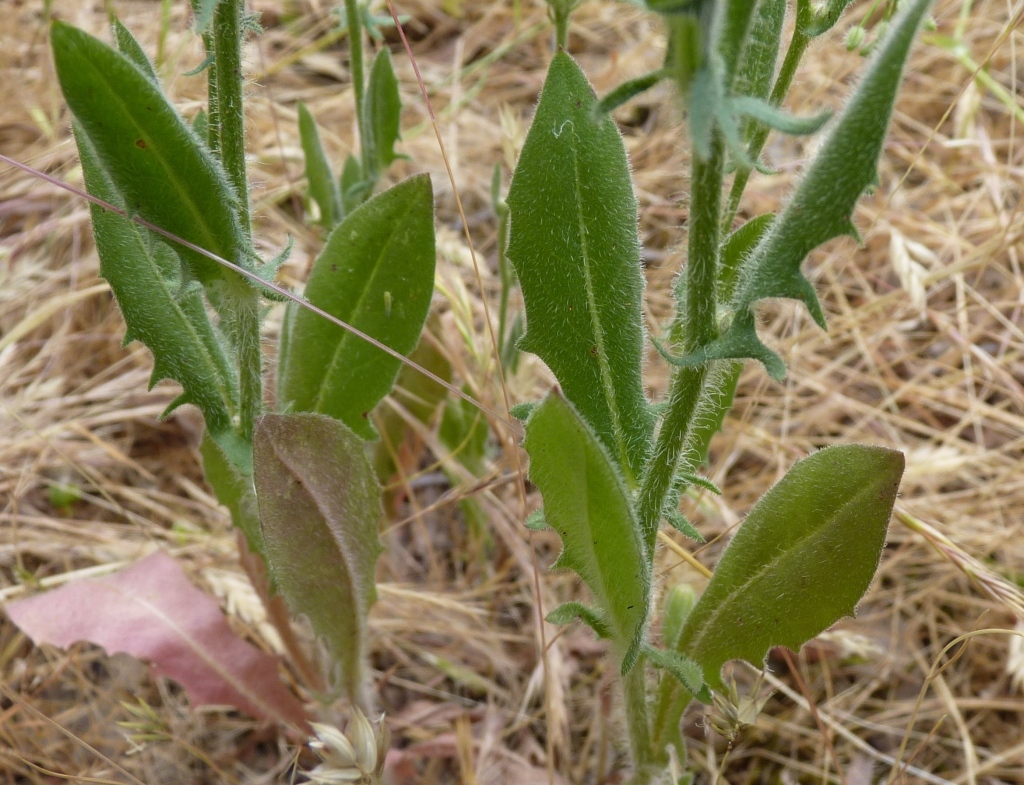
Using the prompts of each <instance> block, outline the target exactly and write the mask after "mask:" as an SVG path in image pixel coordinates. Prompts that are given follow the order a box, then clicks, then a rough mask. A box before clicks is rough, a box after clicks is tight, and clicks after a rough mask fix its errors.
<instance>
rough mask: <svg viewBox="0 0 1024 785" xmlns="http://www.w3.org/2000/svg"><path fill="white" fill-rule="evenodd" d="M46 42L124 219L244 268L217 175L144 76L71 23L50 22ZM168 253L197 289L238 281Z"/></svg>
mask: <svg viewBox="0 0 1024 785" xmlns="http://www.w3.org/2000/svg"><path fill="white" fill-rule="evenodd" d="M51 38H52V43H53V53H54V60H55V62H56V66H57V77H58V79H59V80H60V85H61V90H62V91H63V93H64V98H65V100H66V101H67V102H68V106H69V107H71V111H72V113H73V114H74V116H75V119H77V120H78V122H79V124H80V125H81V127H82V129H83V131H84V132H85V134H86V136H88V137H89V140H90V141H91V142H92V144H93V147H94V148H95V150H96V155H97V157H98V158H99V160H100V162H101V163H102V165H103V167H104V169H106V171H107V172H108V174H109V175H110V179H111V181H112V182H113V184H114V186H115V187H116V188H117V190H118V192H119V193H120V194H121V195H122V197H123V199H124V203H125V206H126V208H127V209H128V211H129V213H130V214H137V215H140V216H142V217H143V218H145V219H146V220H147V221H149V222H150V223H153V224H155V225H157V226H159V227H160V228H162V229H165V230H167V231H168V232H171V233H173V234H175V235H177V236H178V237H181V238H183V239H185V240H188V241H189V242H191V243H194V244H195V245H198V246H199V247H200V248H204V249H206V250H207V251H212V252H213V253H215V254H217V255H218V256H221V257H223V258H224V259H227V260H228V261H231V262H234V263H236V264H240V265H242V266H249V264H248V262H249V256H250V254H249V250H248V245H247V243H246V242H245V240H244V238H243V234H242V230H241V226H240V224H239V221H238V216H237V213H236V210H235V205H236V203H237V201H238V200H237V197H236V195H235V193H234V191H233V190H232V189H231V186H230V185H229V184H228V181H227V177H226V175H225V174H224V171H223V169H222V168H221V166H220V165H219V164H218V163H217V162H216V161H215V160H214V159H213V157H212V156H211V155H210V153H209V152H208V151H207V150H206V148H205V147H204V145H203V144H202V143H201V142H200V141H199V139H198V138H196V136H195V134H194V132H193V131H192V129H191V128H190V127H189V125H188V124H187V123H186V122H185V121H184V120H183V119H182V118H181V116H180V115H179V114H178V113H177V111H176V110H175V109H174V107H173V106H171V104H170V103H169V102H168V101H167V98H166V97H165V96H164V94H163V93H162V92H161V90H160V88H159V87H158V86H157V85H156V84H154V82H153V81H152V80H151V78H150V76H149V75H148V74H147V73H145V72H144V71H143V70H141V69H140V67H139V66H138V65H136V64H135V63H134V62H132V60H131V59H130V58H128V57H126V56H125V55H123V54H121V53H120V52H118V51H117V50H115V49H112V48H111V47H109V46H107V45H106V44H105V43H103V42H102V41H100V40H98V39H96V38H93V37H92V36H91V35H89V34H87V33H84V32H82V31H81V30H78V29H77V28H74V27H72V26H70V25H67V24H64V23H62V22H54V24H53V28H52V31H51ZM175 250H176V251H177V252H178V254H179V255H180V256H181V258H182V259H184V260H185V262H186V264H187V266H188V270H189V274H190V276H191V277H194V278H197V279H199V280H200V281H202V282H203V283H204V284H205V283H210V282H213V281H217V280H221V279H224V278H225V277H231V278H235V277H237V276H236V275H235V274H234V273H231V272H229V271H227V270H225V269H224V268H223V267H221V266H220V265H218V264H217V263H216V262H214V261H212V260H210V259H208V258H206V257H205V256H203V255H201V254H199V253H196V252H195V251H191V250H189V249H187V248H184V247H180V248H175Z"/></svg>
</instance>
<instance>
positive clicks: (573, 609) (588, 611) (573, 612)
mask: <svg viewBox="0 0 1024 785" xmlns="http://www.w3.org/2000/svg"><path fill="white" fill-rule="evenodd" d="M576 619H579V620H580V621H582V622H583V623H584V624H586V625H587V626H588V627H590V629H592V630H593V631H594V634H595V635H597V637H598V638H610V637H611V631H610V630H609V629H608V625H607V624H606V623H605V620H604V617H603V616H602V615H601V612H600V611H598V610H595V609H594V608H588V607H587V606H586V605H584V604H583V603H579V602H566V603H562V604H561V605H559V606H558V607H557V608H555V609H554V610H553V611H551V612H550V613H548V615H547V616H545V617H544V620H545V621H547V622H548V623H549V624H557V625H559V626H562V625H565V624H572V623H573V622H574V621H576Z"/></svg>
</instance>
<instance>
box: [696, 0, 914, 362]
mask: <svg viewBox="0 0 1024 785" xmlns="http://www.w3.org/2000/svg"><path fill="white" fill-rule="evenodd" d="M930 4H931V0H912V2H908V3H907V5H906V8H905V9H904V11H903V12H902V14H901V15H900V16H899V17H898V18H897V19H896V20H894V22H893V24H892V27H891V29H890V32H889V35H888V37H887V38H886V39H885V41H884V43H883V44H882V45H881V46H880V47H879V50H878V53H877V55H876V56H875V57H874V59H873V60H872V61H871V64H870V66H869V67H868V70H867V73H866V74H865V76H864V78H863V79H862V80H861V83H860V85H859V86H858V87H857V89H856V90H855V91H854V93H853V95H852V96H851V98H850V100H849V102H848V103H847V105H846V107H845V108H844V109H843V111H842V113H841V114H840V116H839V118H838V119H837V120H836V122H835V124H834V126H833V127H832V130H831V132H830V133H829V135H828V137H827V139H826V140H825V142H824V144H823V145H822V147H821V149H820V151H819V152H818V154H817V156H815V159H814V161H813V162H812V163H811V165H810V167H809V168H808V170H807V172H806V173H805V175H804V177H803V179H802V180H801V181H800V184H799V185H798V186H797V189H796V191H795V192H794V194H793V196H792V198H791V199H790V201H789V203H788V204H787V205H786V208H785V209H784V210H783V212H782V214H781V215H780V216H779V217H778V218H777V219H776V220H775V221H774V223H773V224H772V226H771V229H770V230H769V231H768V232H767V234H766V235H765V237H764V239H763V240H762V241H761V243H760V245H758V247H757V249H756V250H755V251H754V252H753V253H752V254H751V255H750V256H749V257H748V259H747V260H746V261H745V263H744V264H743V266H742V268H741V270H740V279H739V285H738V286H737V289H736V295H735V297H734V298H733V302H732V304H731V307H732V309H733V311H734V314H735V315H734V317H733V322H732V324H731V326H730V328H729V330H728V331H727V332H726V333H725V334H724V335H723V336H722V337H721V338H720V339H719V340H718V341H716V342H715V343H713V344H711V345H710V346H708V347H706V349H705V350H703V351H700V352H698V353H696V354H695V355H693V356H691V357H689V358H687V362H688V363H699V362H703V361H704V360H705V359H708V358H712V359H727V358H741V357H752V358H754V359H758V360H761V361H762V362H763V363H764V364H765V366H766V368H767V369H768V371H769V373H771V375H772V376H774V377H775V378H781V377H782V376H784V375H785V366H784V365H783V364H782V360H781V359H780V358H779V357H778V356H777V355H776V354H775V353H774V352H772V351H770V350H769V349H768V348H767V347H766V346H764V344H762V343H761V342H760V340H759V339H758V338H757V334H756V329H755V319H754V316H753V311H752V309H753V308H754V305H755V303H757V301H758V300H763V299H766V298H772V297H788V298H792V299H795V300H802V301H803V302H804V303H805V304H806V305H807V308H808V310H809V311H810V312H811V315H812V316H813V317H814V320H815V321H816V322H817V323H818V324H819V325H820V326H821V327H822V328H824V327H825V315H824V313H823V312H822V310H821V305H820V304H819V302H818V297H817V295H816V294H815V293H814V287H813V286H812V285H811V282H810V281H809V280H807V278H806V277H804V274H803V273H802V272H801V271H800V265H801V263H802V262H803V260H804V259H805V258H806V257H807V255H808V254H809V253H810V252H811V251H812V250H814V249H815V248H817V247H818V246H819V245H821V244H822V243H824V242H827V241H828V240H831V239H832V238H834V237H838V236H840V235H851V236H853V237H857V230H856V229H855V228H854V226H853V223H852V221H851V218H852V215H853V209H854V206H855V204H856V202H857V199H858V198H860V195H861V194H862V193H863V192H864V191H865V189H867V188H868V187H869V186H870V185H871V184H872V183H873V182H875V180H876V167H877V164H878V156H879V154H880V153H881V151H882V142H883V140H884V139H885V133H886V130H887V128H888V126H889V118H890V116H891V115H892V108H893V104H894V102H895V99H896V90H897V87H898V86H899V82H900V75H901V74H902V72H903V66H904V63H905V62H906V59H907V55H908V53H909V52H910V46H911V44H912V43H913V40H914V36H915V34H916V33H917V30H918V28H919V27H920V24H921V21H922V20H923V19H924V16H925V13H926V12H927V10H928V7H929V6H930Z"/></svg>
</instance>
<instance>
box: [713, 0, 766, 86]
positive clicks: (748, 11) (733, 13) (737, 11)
mask: <svg viewBox="0 0 1024 785" xmlns="http://www.w3.org/2000/svg"><path fill="white" fill-rule="evenodd" d="M757 4H758V0H718V2H717V3H716V4H715V5H716V9H715V10H716V12H717V14H718V15H719V18H718V19H717V20H716V23H717V26H718V41H717V46H718V52H719V55H720V57H721V58H722V68H723V71H724V73H723V74H722V80H723V85H724V87H725V89H726V90H727V91H730V88H731V87H732V83H733V79H734V77H735V75H736V69H737V66H738V64H739V61H740V57H741V55H742V54H743V52H744V50H745V49H747V35H748V34H749V32H750V28H751V25H752V22H753V20H754V18H755V13H754V11H755V8H756V6H757ZM730 92H731V91H730Z"/></svg>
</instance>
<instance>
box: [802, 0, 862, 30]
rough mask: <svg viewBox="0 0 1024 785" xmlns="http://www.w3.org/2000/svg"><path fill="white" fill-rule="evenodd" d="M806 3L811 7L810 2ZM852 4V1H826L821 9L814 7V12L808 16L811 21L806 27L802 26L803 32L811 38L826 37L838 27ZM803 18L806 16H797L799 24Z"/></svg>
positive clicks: (805, 0) (807, 0)
mask: <svg viewBox="0 0 1024 785" xmlns="http://www.w3.org/2000/svg"><path fill="white" fill-rule="evenodd" d="M804 2H806V3H807V4H808V5H810V0H804ZM850 2H851V0H826V2H825V3H823V4H822V5H821V6H820V7H819V8H817V9H814V8H813V7H812V12H811V13H809V14H807V17H808V20H809V21H808V23H807V24H806V25H801V32H802V33H803V34H804V35H807V36H810V37H811V38H817V37H818V36H820V35H824V34H825V33H827V32H828V31H829V30H831V29H832V28H833V27H835V26H836V23H837V22H838V21H839V17H841V16H842V15H843V11H845V10H846V7H847V6H848V5H849V4H850ZM803 16H804V14H798V15H797V24H800V23H801V22H802V21H803V20H802V17H803Z"/></svg>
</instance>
